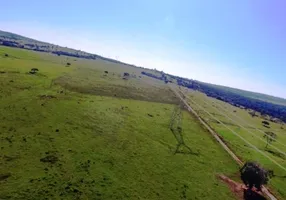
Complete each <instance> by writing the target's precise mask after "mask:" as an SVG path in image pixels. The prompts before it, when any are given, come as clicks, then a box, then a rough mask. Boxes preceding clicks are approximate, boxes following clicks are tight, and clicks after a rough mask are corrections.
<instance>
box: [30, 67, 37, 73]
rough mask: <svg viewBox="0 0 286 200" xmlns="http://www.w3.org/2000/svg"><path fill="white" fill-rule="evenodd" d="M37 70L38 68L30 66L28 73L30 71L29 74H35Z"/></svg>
mask: <svg viewBox="0 0 286 200" xmlns="http://www.w3.org/2000/svg"><path fill="white" fill-rule="evenodd" d="M38 71H39V69H37V68H32V69H31V70H30V72H29V73H30V74H36V73H37V72H38Z"/></svg>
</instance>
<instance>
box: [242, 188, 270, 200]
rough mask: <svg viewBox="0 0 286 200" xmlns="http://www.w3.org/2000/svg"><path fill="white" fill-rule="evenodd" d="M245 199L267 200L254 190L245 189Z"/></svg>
mask: <svg viewBox="0 0 286 200" xmlns="http://www.w3.org/2000/svg"><path fill="white" fill-rule="evenodd" d="M243 199H245V200H267V199H266V198H265V197H264V196H262V195H260V194H259V193H257V192H254V191H252V190H247V189H245V190H244V191H243Z"/></svg>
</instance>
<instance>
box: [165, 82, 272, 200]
mask: <svg viewBox="0 0 286 200" xmlns="http://www.w3.org/2000/svg"><path fill="white" fill-rule="evenodd" d="M168 85H169V87H170V89H171V90H172V91H173V92H174V93H175V95H176V96H177V97H178V98H179V99H180V100H181V101H182V102H183V103H184V105H185V106H186V108H187V109H188V111H189V112H191V113H192V114H193V115H195V116H196V117H197V119H198V120H199V121H200V123H201V124H202V125H203V126H204V127H205V128H206V129H207V130H208V131H209V132H210V133H211V134H212V136H213V137H214V138H215V139H216V141H218V143H219V144H220V145H221V146H222V147H223V148H224V149H225V150H226V151H227V153H228V154H229V155H230V156H231V157H232V158H233V159H234V160H235V161H236V162H237V163H238V164H239V166H242V165H243V162H242V161H241V160H240V159H239V158H238V157H237V156H236V155H235V153H234V152H233V151H232V150H231V149H230V148H229V147H228V146H227V145H226V144H225V143H224V142H223V141H222V140H221V139H220V137H219V136H218V134H217V133H216V132H215V131H214V130H213V129H212V128H211V127H210V126H209V125H208V124H207V123H206V122H205V121H204V120H203V119H202V118H201V117H200V116H199V115H198V114H197V112H196V111H195V110H194V109H192V107H191V106H190V105H189V104H188V102H187V101H186V100H185V99H184V97H186V96H185V95H184V94H182V95H184V96H182V95H180V93H179V92H178V90H177V89H175V88H174V87H173V86H171V84H168ZM262 192H263V193H264V194H265V195H266V196H267V197H268V198H269V199H271V200H277V198H276V197H275V196H273V195H272V194H271V193H270V192H269V191H268V189H267V188H266V187H264V186H262Z"/></svg>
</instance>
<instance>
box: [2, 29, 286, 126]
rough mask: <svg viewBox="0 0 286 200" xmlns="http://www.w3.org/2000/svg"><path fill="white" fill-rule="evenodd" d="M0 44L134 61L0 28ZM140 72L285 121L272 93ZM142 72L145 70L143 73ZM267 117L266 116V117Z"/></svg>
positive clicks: (283, 107) (285, 111) (284, 107)
mask: <svg viewBox="0 0 286 200" xmlns="http://www.w3.org/2000/svg"><path fill="white" fill-rule="evenodd" d="M0 45H4V46H10V47H17V48H24V49H28V50H34V51H40V52H47V53H52V54H56V55H58V56H61V55H64V56H72V57H76V58H85V59H91V60H96V59H100V60H104V61H109V62H112V63H115V64H122V65H126V66H131V67H137V66H134V65H130V64H126V63H122V62H120V61H117V60H113V59H109V58H105V57H102V56H99V55H96V54H90V53H87V52H83V51H79V50H75V49H71V48H67V47H61V46H58V45H54V44H49V43H46V42H41V41H37V40H34V39H31V38H27V37H23V36H20V35H17V34H14V33H9V32H4V31H0ZM142 72H143V75H145V76H149V77H152V78H155V79H158V80H163V81H165V82H166V83H167V82H168V81H172V80H173V82H175V83H177V84H178V85H181V86H184V87H188V88H191V89H196V90H199V91H201V92H203V93H205V94H207V95H208V96H210V97H214V98H217V99H219V100H222V101H224V102H227V103H230V104H232V105H235V106H243V107H245V108H247V109H252V110H254V111H257V112H260V113H261V114H262V115H268V116H270V120H272V121H273V120H276V121H277V119H279V120H282V121H284V122H286V99H282V98H278V97H273V96H269V95H265V94H259V93H255V92H249V91H244V90H239V89H234V88H230V87H225V86H218V85H214V84H209V83H203V82H200V81H195V80H190V79H186V78H182V77H177V76H173V75H170V74H164V73H163V72H159V71H154V70H153V71H150V70H149V72H146V71H144V70H143V68H142ZM144 73H145V74H144ZM266 118H268V117H266Z"/></svg>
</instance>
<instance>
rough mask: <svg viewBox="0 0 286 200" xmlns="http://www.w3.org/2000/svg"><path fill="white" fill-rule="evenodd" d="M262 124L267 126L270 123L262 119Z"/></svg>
mask: <svg viewBox="0 0 286 200" xmlns="http://www.w3.org/2000/svg"><path fill="white" fill-rule="evenodd" d="M262 124H264V125H267V126H269V125H270V123H269V122H268V121H262Z"/></svg>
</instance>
